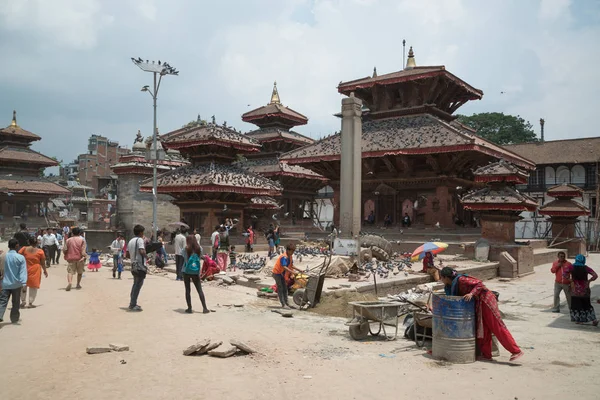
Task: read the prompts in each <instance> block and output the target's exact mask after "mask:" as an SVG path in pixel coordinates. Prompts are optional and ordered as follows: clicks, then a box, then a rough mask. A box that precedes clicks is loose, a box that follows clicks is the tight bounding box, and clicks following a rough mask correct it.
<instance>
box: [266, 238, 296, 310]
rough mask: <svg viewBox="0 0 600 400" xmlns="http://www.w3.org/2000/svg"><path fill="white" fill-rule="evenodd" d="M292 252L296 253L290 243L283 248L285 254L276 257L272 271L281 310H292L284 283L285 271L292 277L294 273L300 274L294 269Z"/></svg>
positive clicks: (294, 246) (293, 245) (294, 247)
mask: <svg viewBox="0 0 600 400" xmlns="http://www.w3.org/2000/svg"><path fill="white" fill-rule="evenodd" d="M294 251H296V245H295V244H293V243H290V244H288V245H287V246H285V254H282V255H280V256H279V257H277V260H276V261H275V266H274V267H273V271H272V272H273V279H275V283H276V284H277V295H278V296H279V302H280V303H281V307H282V308H292V307H290V305H289V304H288V289H287V284H286V282H285V271H287V272H289V273H290V274H292V275H293V274H295V273H296V272H300V273H302V271H300V270H299V269H298V268H296V267H294V259H293V258H292V256H293V255H294Z"/></svg>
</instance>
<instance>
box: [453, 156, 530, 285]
mask: <svg viewBox="0 0 600 400" xmlns="http://www.w3.org/2000/svg"><path fill="white" fill-rule="evenodd" d="M473 175H474V176H475V179H474V180H475V183H476V184H485V185H486V186H485V187H483V188H480V189H475V190H473V191H471V192H469V193H467V194H466V195H464V196H463V197H462V198H461V199H460V201H461V203H462V205H463V207H464V208H465V209H466V210H471V211H473V212H476V213H477V214H479V217H480V221H481V237H482V239H480V240H479V241H478V243H476V244H475V247H478V246H479V245H480V242H486V244H487V245H488V246H489V259H490V260H492V261H499V262H500V269H499V275H500V276H502V277H508V278H516V277H517V276H523V275H527V274H530V273H533V248H532V247H530V246H528V245H520V244H517V243H515V223H516V222H517V221H519V220H520V219H521V217H520V214H521V213H522V212H524V211H529V212H533V211H535V210H536V209H537V206H538V205H537V202H536V201H535V200H534V199H533V198H531V197H529V196H527V195H525V194H523V193H520V192H519V191H518V190H517V189H515V185H517V184H525V183H527V178H528V176H529V174H528V172H527V171H525V170H523V169H521V168H518V167H517V166H515V165H514V164H511V163H509V162H507V161H505V160H503V159H500V160H499V161H497V162H494V163H491V164H488V165H486V166H483V167H479V168H477V169H476V170H475V171H474V172H473ZM471 251H473V252H476V249H474V250H471ZM471 251H470V249H466V251H465V253H466V254H470V252H471Z"/></svg>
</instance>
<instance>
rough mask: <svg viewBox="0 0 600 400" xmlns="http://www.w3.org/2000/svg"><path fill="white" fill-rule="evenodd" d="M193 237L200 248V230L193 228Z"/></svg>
mask: <svg viewBox="0 0 600 400" xmlns="http://www.w3.org/2000/svg"><path fill="white" fill-rule="evenodd" d="M194 237H195V238H196V242H198V246H200V248H201V249H202V245H201V244H200V241H201V240H202V236H200V232H198V229H194Z"/></svg>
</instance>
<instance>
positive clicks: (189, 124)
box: [182, 114, 206, 128]
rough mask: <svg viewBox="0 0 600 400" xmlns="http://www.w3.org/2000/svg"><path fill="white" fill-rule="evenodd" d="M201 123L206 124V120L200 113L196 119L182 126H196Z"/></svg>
mask: <svg viewBox="0 0 600 400" xmlns="http://www.w3.org/2000/svg"><path fill="white" fill-rule="evenodd" d="M201 125H206V120H204V119H202V118H200V114H198V118H197V119H196V120H194V121H190V122H188V123H187V124H185V125H183V126H182V128H195V127H197V126H201Z"/></svg>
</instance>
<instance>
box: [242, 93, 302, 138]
mask: <svg viewBox="0 0 600 400" xmlns="http://www.w3.org/2000/svg"><path fill="white" fill-rule="evenodd" d="M242 121H244V122H250V123H253V124H254V125H257V126H259V127H261V128H266V127H269V126H279V127H285V128H287V129H289V128H291V127H293V126H297V125H305V124H306V123H307V122H308V118H307V117H305V116H304V115H302V114H300V113H299V112H297V111H294V110H292V109H291V108H289V107H286V106H284V105H283V104H281V99H280V97H279V92H278V91H277V82H275V83H274V85H273V92H272V93H271V101H270V102H269V104H267V105H266V106H262V107H259V108H256V109H254V110H252V111H248V112H247V113H244V114H243V115H242Z"/></svg>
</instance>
